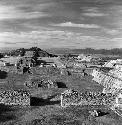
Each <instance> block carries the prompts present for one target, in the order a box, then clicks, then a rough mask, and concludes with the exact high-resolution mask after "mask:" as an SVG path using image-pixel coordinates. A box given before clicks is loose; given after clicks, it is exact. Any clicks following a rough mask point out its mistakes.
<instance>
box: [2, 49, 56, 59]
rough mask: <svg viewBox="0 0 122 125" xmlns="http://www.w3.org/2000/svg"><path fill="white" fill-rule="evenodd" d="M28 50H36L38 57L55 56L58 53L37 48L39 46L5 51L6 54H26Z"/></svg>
mask: <svg viewBox="0 0 122 125" xmlns="http://www.w3.org/2000/svg"><path fill="white" fill-rule="evenodd" d="M27 51H32V52H34V56H37V57H55V56H56V55H54V54H50V53H48V52H46V51H44V50H42V49H40V48H37V47H32V48H29V49H25V48H20V49H16V50H11V51H9V52H5V53H4V55H11V56H19V55H21V56H25V53H26V52H27Z"/></svg>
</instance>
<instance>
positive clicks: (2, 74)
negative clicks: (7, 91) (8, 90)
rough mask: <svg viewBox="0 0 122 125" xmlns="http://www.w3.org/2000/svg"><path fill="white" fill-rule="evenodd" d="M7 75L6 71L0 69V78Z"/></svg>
mask: <svg viewBox="0 0 122 125" xmlns="http://www.w3.org/2000/svg"><path fill="white" fill-rule="evenodd" d="M6 77H7V72H5V71H0V79H5V78H6Z"/></svg>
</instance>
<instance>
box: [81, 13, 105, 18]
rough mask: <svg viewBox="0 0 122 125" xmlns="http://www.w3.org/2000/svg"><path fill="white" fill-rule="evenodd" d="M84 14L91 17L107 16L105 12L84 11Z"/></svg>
mask: <svg viewBox="0 0 122 125" xmlns="http://www.w3.org/2000/svg"><path fill="white" fill-rule="evenodd" d="M83 15H84V16H89V17H102V16H107V14H104V13H93V12H90V13H83Z"/></svg>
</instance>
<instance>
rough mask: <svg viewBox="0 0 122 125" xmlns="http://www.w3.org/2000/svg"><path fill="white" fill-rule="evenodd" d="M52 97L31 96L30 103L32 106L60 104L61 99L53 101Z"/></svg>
mask: <svg viewBox="0 0 122 125" xmlns="http://www.w3.org/2000/svg"><path fill="white" fill-rule="evenodd" d="M50 99H51V97H49V98H47V99H43V98H38V97H31V98H30V105H31V106H46V105H55V104H60V100H56V101H51V100H50Z"/></svg>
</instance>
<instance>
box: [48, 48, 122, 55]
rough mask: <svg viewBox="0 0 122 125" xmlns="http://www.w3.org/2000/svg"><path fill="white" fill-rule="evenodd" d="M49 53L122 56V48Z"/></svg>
mask: <svg viewBox="0 0 122 125" xmlns="http://www.w3.org/2000/svg"><path fill="white" fill-rule="evenodd" d="M47 51H48V52H51V53H54V54H81V53H84V54H103V55H122V48H114V49H93V48H85V49H69V48H59V49H58V48H52V49H48V50H47Z"/></svg>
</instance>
